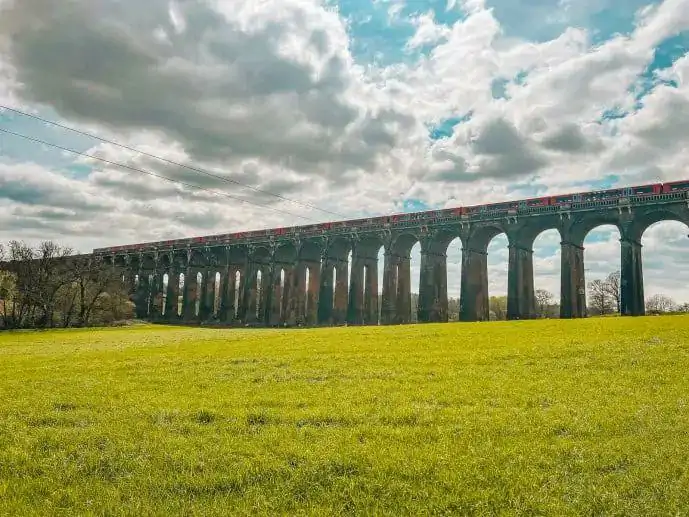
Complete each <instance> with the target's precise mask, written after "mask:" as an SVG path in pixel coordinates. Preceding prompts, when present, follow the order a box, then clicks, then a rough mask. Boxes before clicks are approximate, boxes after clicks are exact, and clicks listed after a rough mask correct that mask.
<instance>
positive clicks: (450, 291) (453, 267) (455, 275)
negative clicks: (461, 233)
mask: <svg viewBox="0 0 689 517" xmlns="http://www.w3.org/2000/svg"><path fill="white" fill-rule="evenodd" d="M462 253H463V251H462V239H460V238H459V237H455V238H454V239H452V240H451V241H450V242H449V243H448V245H447V319H448V321H459V300H460V297H461V295H462Z"/></svg>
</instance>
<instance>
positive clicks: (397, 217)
mask: <svg viewBox="0 0 689 517" xmlns="http://www.w3.org/2000/svg"><path fill="white" fill-rule="evenodd" d="M676 192H689V180H683V181H673V182H669V183H652V184H649V185H639V186H635V187H624V188H617V189H608V190H597V191H591V192H579V193H574V194H563V195H556V196H545V197H536V198H530V199H522V200H519V201H505V202H501V203H490V204H487V205H474V206H464V207H456V208H446V209H442V210H429V211H425V212H410V213H404V214H393V215H385V216H381V217H369V218H364V219H354V220H349V221H333V222H327V223H321V224H313V225H309V226H292V227H287V228H273V229H267V230H253V231H247V232H236V233H229V234H220V235H210V236H206V237H193V238H190V239H176V240H168V241H162V242H152V243H143V244H128V245H125V246H114V247H110V248H100V249H96V250H94V252H95V253H117V252H120V251H133V250H144V249H150V248H153V247H156V248H167V247H177V246H186V245H191V244H204V243H207V244H216V243H223V242H229V241H241V240H244V239H256V238H261V237H263V238H270V237H282V236H286V235H296V234H306V235H313V234H319V233H326V232H328V231H330V230H337V229H346V228H352V229H356V228H362V229H365V228H371V227H374V228H375V227H390V226H394V225H397V224H401V223H407V222H410V223H411V222H424V221H427V222H432V221H438V220H443V219H456V218H457V217H469V216H473V215H480V214H502V213H504V214H506V215H510V214H517V213H519V211H520V210H528V209H530V208H541V207H547V206H553V207H566V206H571V205H579V204H587V203H594V204H597V203H600V204H610V203H613V202H618V201H619V200H621V199H625V198H629V197H631V196H634V197H636V198H639V197H641V198H643V197H646V196H649V197H650V196H656V195H661V194H671V193H676Z"/></svg>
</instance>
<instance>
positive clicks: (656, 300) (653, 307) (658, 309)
mask: <svg viewBox="0 0 689 517" xmlns="http://www.w3.org/2000/svg"><path fill="white" fill-rule="evenodd" d="M675 306H676V304H675V302H674V300H673V299H672V298H670V297H668V296H665V295H664V294H655V295H653V296H651V297H650V298H649V299H647V300H646V311H647V312H648V313H650V314H661V313H663V312H670V311H672V310H673V309H674V308H675Z"/></svg>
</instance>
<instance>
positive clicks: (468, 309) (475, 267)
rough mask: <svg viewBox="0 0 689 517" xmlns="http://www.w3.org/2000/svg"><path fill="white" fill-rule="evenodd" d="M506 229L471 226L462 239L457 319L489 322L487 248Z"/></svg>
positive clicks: (505, 231)
mask: <svg viewBox="0 0 689 517" xmlns="http://www.w3.org/2000/svg"><path fill="white" fill-rule="evenodd" d="M499 235H504V236H505V239H507V240H508V241H509V238H508V237H507V235H508V229H507V228H506V227H505V226H504V225H503V224H501V223H499V222H490V223H484V224H477V225H472V226H471V227H469V229H468V230H465V231H464V234H463V235H462V280H461V290H460V301H459V319H460V320H462V321H484V320H488V319H489V318H490V308H489V293H488V246H489V244H490V243H491V242H492V241H493V239H495V238H496V237H498V236H499Z"/></svg>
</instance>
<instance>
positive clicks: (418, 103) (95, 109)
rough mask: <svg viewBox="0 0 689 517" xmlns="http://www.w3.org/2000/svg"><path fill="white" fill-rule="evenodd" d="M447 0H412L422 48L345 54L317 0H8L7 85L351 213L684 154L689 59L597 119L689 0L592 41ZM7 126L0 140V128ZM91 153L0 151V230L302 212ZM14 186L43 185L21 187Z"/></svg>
mask: <svg viewBox="0 0 689 517" xmlns="http://www.w3.org/2000/svg"><path fill="white" fill-rule="evenodd" d="M589 4H590V3H587V6H588V7H587V8H590V9H593V8H594V7H595V6H593V5H589ZM385 5H386V6H387V8H388V12H389V15H390V17H391V20H393V21H395V20H398V19H399V18H400V17H401V16H402V13H403V8H404V4H403V3H402V2H398V1H392V2H387V3H385ZM567 5H568V6H569V11H567V13H566V14H567V16H570V17H575V18H577V17H581V16H583V15H582V14H581V13H580V12H579V11H577V12H574V11H573V10H578V9H584V8H583V7H582V6H581V5H579V4H577V6H575V5H574V3H570V4H567ZM575 7H576V9H575ZM456 8H461V9H462V10H463V11H464V13H466V14H467V16H466V18H465V19H463V20H461V21H459V22H457V23H455V24H454V25H452V26H451V27H448V26H445V25H442V24H439V23H437V22H436V20H435V19H434V16H433V15H432V13H431V12H430V11H428V12H427V11H426V10H425V9H420V12H425V13H426V14H421V15H418V16H417V17H416V18H414V19H413V20H407V22H410V21H411V22H412V23H414V24H415V26H416V32H415V34H414V35H413V37H412V38H411V39H410V40H409V41H408V42H407V47H408V48H409V49H415V48H417V49H418V48H421V47H425V46H427V45H432V46H433V49H432V51H431V52H430V53H428V55H427V56H425V57H422V58H420V59H419V60H418V61H416V62H411V63H398V64H395V65H391V66H389V67H385V68H381V67H376V66H373V65H368V64H366V63H361V62H358V61H357V60H356V58H355V56H353V55H352V52H351V45H350V35H349V34H348V32H347V30H348V29H347V23H346V22H345V21H344V20H343V19H342V18H341V17H340V16H339V15H338V13H337V11H336V10H335V9H331V8H328V7H326V6H324V5H323V4H321V3H320V2H317V1H315V0H314V1H311V0H279V1H278V0H267V1H264V2H237V1H230V0H213V1H201V0H188V1H185V2H173V3H170V2H167V1H163V0H151V1H149V2H145V3H144V4H140V3H139V4H136V3H131V2H118V1H115V0H89V1H88V2H87V1H86V0H75V1H72V2H57V1H56V0H22V1H21V2H19V1H17V2H13V3H8V2H7V1H5V2H4V3H0V9H3V12H2V16H0V100H1V101H2V102H8V103H10V104H13V105H21V106H30V107H37V106H38V107H40V106H48V107H50V108H52V109H54V110H55V111H56V112H57V113H59V115H60V116H61V117H64V119H65V120H66V121H67V122H68V123H70V124H77V125H79V126H80V127H86V128H88V129H90V130H93V131H96V132H98V133H100V134H104V135H106V136H108V137H110V138H113V139H116V140H119V141H122V142H124V143H127V144H129V145H134V146H136V147H139V148H142V149H146V150H147V151H149V152H152V153H154V154H160V155H164V156H166V157H169V158H170V159H172V160H175V161H181V162H190V163H193V164H195V165H196V166H200V167H203V168H204V169H208V170H212V171H213V172H214V173H216V174H220V175H222V176H224V177H225V178H227V179H228V180H235V181H239V182H243V183H248V184H251V185H253V186H255V187H257V188H260V189H265V190H269V191H271V192H274V193H276V194H280V195H285V196H287V197H294V198H298V199H299V200H300V201H303V202H304V203H308V204H315V205H319V206H322V207H324V208H327V209H329V210H333V211H336V212H338V213H342V214H346V215H352V216H355V215H358V214H361V213H382V212H389V211H393V210H396V209H399V203H400V201H401V200H402V198H404V197H413V198H419V199H421V200H423V201H425V202H428V203H431V204H437V205H445V206H452V205H458V204H466V203H472V204H473V203H477V202H481V201H488V200H496V199H505V198H510V199H514V198H517V197H523V196H525V195H529V193H530V191H529V190H528V189H527V190H523V189H522V188H521V187H523V186H524V185H535V184H538V185H539V188H541V189H542V191H543V192H546V193H555V192H564V191H567V190H570V189H572V188H574V187H573V185H575V184H577V185H578V184H581V183H582V182H583V183H585V182H593V181H594V180H596V179H599V178H601V177H602V176H605V175H608V174H610V173H615V174H617V175H619V176H620V177H621V180H620V181H621V182H622V183H632V182H637V181H648V180H653V181H654V180H656V178H661V179H670V178H672V179H677V175H678V174H679V172H678V171H680V170H687V167H688V166H689V154H688V153H687V148H688V147H689V131H687V129H686V120H687V115H689V84H688V83H689V58H687V57H685V58H683V59H680V60H678V61H677V62H676V63H675V64H674V66H673V67H672V68H671V69H670V70H667V71H665V72H663V73H662V74H661V75H662V76H663V77H664V78H666V79H669V78H672V79H675V80H676V81H677V82H678V84H679V88H676V89H675V88H672V87H669V86H663V85H661V86H657V87H656V88H655V89H654V90H653V91H652V92H651V93H650V94H649V95H648V96H646V97H645V98H644V99H643V107H642V108H641V109H639V110H638V111H636V112H634V113H632V114H631V115H629V116H628V117H626V118H624V119H622V120H619V121H614V122H608V123H604V124H599V123H597V120H598V119H599V118H600V116H601V114H602V113H603V111H604V110H606V109H609V108H613V107H615V106H620V107H622V108H626V109H631V108H633V107H634V104H635V99H634V97H633V95H632V94H630V93H629V87H630V85H633V84H634V83H635V81H636V80H637V76H638V74H639V73H640V72H642V71H643V70H644V68H645V67H646V66H647V65H648V63H649V62H650V60H651V59H652V57H653V52H654V48H655V46H656V45H657V44H658V42H660V41H661V40H663V39H664V38H666V37H668V36H671V35H673V34H675V33H677V32H678V31H680V30H682V29H685V28H687V27H689V14H688V13H689V1H687V0H666V1H665V2H663V3H662V4H661V5H660V6H659V7H657V8H654V9H647V10H644V12H643V13H641V14H639V16H638V19H639V26H638V27H637V28H636V29H635V30H634V31H632V32H631V33H630V34H628V35H626V36H625V35H620V36H616V37H614V38H612V39H609V40H608V41H605V42H603V43H602V44H600V45H598V46H596V47H592V46H591V39H592V35H591V32H590V31H589V30H587V29H585V28H573V27H570V28H567V29H565V30H564V31H563V32H562V33H561V34H560V35H559V36H558V37H556V38H554V39H552V40H549V41H545V42H534V41H528V40H525V39H516V38H515V37H513V35H511V34H509V33H508V32H507V31H506V30H505V28H504V25H502V24H501V23H500V22H499V21H498V19H497V18H496V15H495V10H492V9H489V8H487V7H486V5H485V3H484V2H483V1H476V0H464V1H458V2H454V1H448V3H447V9H448V10H450V9H456ZM528 22H529V23H532V22H534V20H528ZM525 23H526V21H525ZM558 23H559V22H558ZM400 50H402V49H400ZM518 75H521V76H522V77H520V79H519V80H517V76H518ZM496 81H503V82H505V83H506V84H505V87H504V91H505V94H506V98H500V99H494V98H493V94H492V92H493V86H494V84H495V82H496ZM468 113H471V118H470V120H468V121H466V122H463V123H462V124H460V125H458V126H457V127H456V128H455V132H454V135H453V136H451V137H449V138H445V139H442V140H439V141H437V142H433V143H430V142H429V141H428V139H427V134H426V131H427V130H426V124H429V123H438V122H440V121H441V120H444V119H446V118H448V117H451V116H460V115H466V114H468ZM2 138H3V142H2V145H3V146H5V145H8V142H11V141H12V140H9V139H10V137H6V136H4V135H3V136H2ZM10 145H11V144H10ZM90 152H93V153H97V154H98V155H99V156H102V157H105V158H108V159H111V160H115V161H124V162H126V163H128V164H130V165H132V166H135V167H142V168H145V169H147V170H152V171H154V172H156V173H159V174H163V175H165V176H167V177H171V178H174V179H180V180H183V181H190V182H194V183H199V184H202V185H204V186H206V187H208V188H212V189H222V190H224V191H226V192H228V193H230V194H232V195H236V196H239V197H242V198H245V199H248V200H250V201H253V202H256V203H260V204H266V205H270V206H271V207H275V208H278V209H281V210H288V211H291V212H294V213H299V214H302V215H305V216H308V217H313V218H315V219H318V220H324V219H329V218H331V217H329V216H327V215H326V214H323V213H319V212H318V211H316V210H313V209H308V208H305V207H304V206H300V205H295V204H290V203H288V202H285V201H281V200H279V199H276V198H274V197H271V196H266V195H261V194H259V193H257V192H255V191H251V190H247V189H242V188H240V187H238V186H236V185H235V186H232V185H228V184H227V183H225V182H222V181H218V180H216V179H212V178H207V177H202V176H198V175H197V174H194V173H192V172H190V171H188V170H186V171H185V170H183V169H180V168H177V167H172V166H170V165H169V164H163V163H156V162H155V161H154V160H151V159H150V158H144V157H141V156H136V155H132V153H129V152H126V151H123V150H122V149H118V148H115V147H113V146H107V145H97V144H96V143H95V142H94V145H93V148H92V149H91V151H90ZM31 161H32V160H30V159H28V158H27V162H31ZM89 164H90V165H93V166H94V167H95V168H94V171H93V172H92V173H91V174H90V175H89V176H85V177H81V176H80V177H71V178H67V179H65V174H61V173H60V172H59V171H55V170H53V171H50V170H47V169H45V168H40V167H38V166H37V165H32V164H31V163H27V164H24V165H13V166H12V168H11V169H10V168H8V167H9V166H5V165H3V167H4V168H3V169H2V170H1V171H0V173H1V174H3V175H4V177H2V180H3V181H4V182H5V183H3V185H10V184H11V185H12V188H13V189H15V190H6V192H10V193H11V192H14V194H13V195H14V198H12V196H9V195H4V196H3V201H2V203H4V207H5V208H6V210H5V214H6V215H4V216H3V217H5V221H10V223H11V224H9V226H5V227H4V228H6V229H5V230H2V231H0V237H3V238H6V237H9V236H16V235H20V236H23V235H26V236H27V237H31V238H33V236H35V235H39V234H41V232H43V233H42V235H45V234H46V233H49V232H50V231H52V232H55V233H58V234H59V233H62V234H63V235H64V236H65V238H66V239H77V241H78V242H79V243H82V244H83V245H84V246H85V247H86V248H88V247H90V246H96V245H101V244H106V243H119V242H126V241H136V240H141V241H143V240H151V239H155V238H162V237H172V236H177V235H189V234H194V233H211V232H227V231H231V230H234V229H239V228H241V227H265V226H283V225H286V224H298V223H299V222H303V221H300V220H299V219H297V218H294V217H288V216H285V215H280V214H276V213H272V212H270V211H269V210H262V209H259V208H256V207H251V206H250V205H245V204H242V203H239V202H236V201H233V200H230V199H227V198H222V197H219V196H214V195H212V194H209V193H203V192H201V193H199V192H195V191H192V190H189V189H185V188H181V187H178V186H173V185H171V184H168V183H163V182H161V181H159V180H156V179H152V178H148V177H144V176H138V175H136V173H134V172H124V171H122V170H118V169H117V168H116V167H111V166H104V165H102V164H97V163H90V162H89ZM20 170H21V171H31V173H32V174H34V175H40V177H41V178H44V179H45V183H41V184H38V183H36V181H34V180H32V179H31V178H29V177H27V176H25V175H24V176H22V174H24V173H21V174H20V172H17V171H20ZM41 181H43V180H41ZM64 181H67V182H68V183H64ZM46 186H49V187H50V188H47V187H46ZM518 187H519V188H518ZM22 188H23V189H25V190H26V189H28V191H30V190H31V189H36V191H37V192H41V193H42V196H43V197H39V198H37V200H38V201H40V202H37V200H33V201H31V200H27V199H21V193H22V190H21V189H22ZM577 188H578V187H577ZM41 189H43V190H41ZM46 189H47V190H46ZM51 189H52V190H51ZM62 190H66V191H68V194H65V193H63V192H62ZM3 194H4V193H3ZM67 195H68V198H69V199H72V200H74V202H75V203H77V201H78V202H79V203H82V204H84V203H96V204H97V205H98V206H99V207H100V209H97V208H94V210H95V212H94V214H95V213H97V215H94V216H93V217H91V218H90V219H86V220H85V221H84V214H86V213H87V212H85V211H79V210H81V209H79V208H75V210H76V211H75V212H74V218H73V219H72V220H69V219H68V218H66V214H67V212H65V210H70V209H69V208H68V207H66V206H64V205H65V203H66V202H65V196H67ZM75 206H79V205H75ZM7 214H10V215H7ZM96 220H97V221H98V224H97V229H95V230H94V229H93V222H94V221H96ZM89 222H90V223H91V227H89V226H88V223H89ZM22 225H23V226H22ZM80 225H81V226H80ZM21 228H26V230H25V232H23V231H22V230H21ZM613 244H614V243H613ZM613 244H610V243H608V244H605V245H603V244H598V243H596V244H595V245H592V247H591V250H590V252H592V253H594V257H595V256H598V255H596V254H597V253H600V257H601V258H600V259H591V264H593V265H592V268H593V269H595V268H598V267H599V266H598V264H600V268H602V267H603V265H605V263H606V261H609V260H611V257H613V256H614V254H615V253H617V254H618V255H619V251H617V252H615V251H614V249H613V248H614V246H613ZM80 245H81V244H80ZM542 246H543V244H542ZM548 249H549V250H551V249H556V247H555V248H551V247H550V246H549V247H548ZM503 255H504V253H503ZM501 258H504V259H505V261H506V258H505V257H502V256H501ZM493 260H494V259H493V258H492V257H491V261H493ZM496 260H497V259H496ZM555 266H558V267H559V259H558V258H557V255H550V256H545V255H538V256H537V270H539V271H543V272H545V271H547V273H544V275H543V280H542V281H543V282H544V285H548V286H550V287H549V288H550V289H551V290H553V291H554V292H557V290H558V289H559V280H558V279H557V271H556V269H557V268H555ZM505 269H506V268H505V267H504V264H500V262H499V260H498V262H491V278H492V280H491V282H492V283H491V286H492V288H493V289H498V290H499V289H501V287H500V286H502V285H503V284H504V280H505ZM601 272H602V270H601ZM540 279H541V277H540V276H538V274H537V282H539V281H541V280H540ZM501 282H502V284H501ZM451 290H452V289H451Z"/></svg>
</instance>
